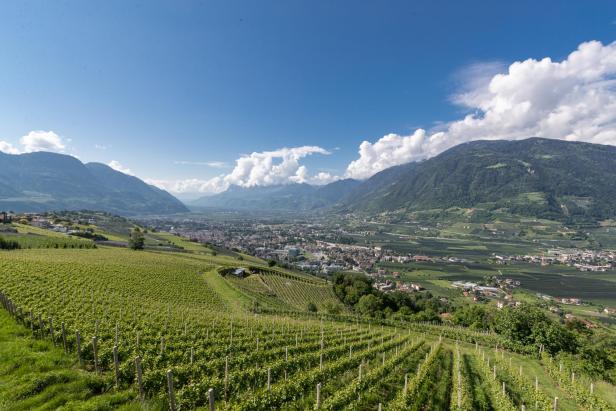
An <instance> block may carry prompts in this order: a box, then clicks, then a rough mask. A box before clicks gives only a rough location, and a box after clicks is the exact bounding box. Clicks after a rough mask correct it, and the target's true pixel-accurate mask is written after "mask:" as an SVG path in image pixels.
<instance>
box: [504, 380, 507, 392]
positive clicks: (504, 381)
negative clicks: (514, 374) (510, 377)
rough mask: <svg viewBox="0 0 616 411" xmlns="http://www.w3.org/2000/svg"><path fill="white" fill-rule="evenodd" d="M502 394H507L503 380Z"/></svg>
mask: <svg viewBox="0 0 616 411" xmlns="http://www.w3.org/2000/svg"><path fill="white" fill-rule="evenodd" d="M503 395H507V391H505V381H503Z"/></svg>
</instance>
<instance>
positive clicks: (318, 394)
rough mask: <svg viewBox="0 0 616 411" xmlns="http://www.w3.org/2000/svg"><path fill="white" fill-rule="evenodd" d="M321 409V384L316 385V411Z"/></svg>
mask: <svg viewBox="0 0 616 411" xmlns="http://www.w3.org/2000/svg"><path fill="white" fill-rule="evenodd" d="M319 409H321V383H318V384H317V410H319Z"/></svg>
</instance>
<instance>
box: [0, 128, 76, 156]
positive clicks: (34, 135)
mask: <svg viewBox="0 0 616 411" xmlns="http://www.w3.org/2000/svg"><path fill="white" fill-rule="evenodd" d="M67 142H70V140H67ZM19 143H20V145H21V147H22V148H18V147H15V146H14V145H13V144H11V143H9V142H7V141H0V151H2V152H4V153H8V154H22V153H32V152H34V151H51V152H54V153H64V152H65V150H66V142H65V141H64V139H63V138H62V137H60V136H59V135H58V134H56V133H54V132H53V131H44V130H33V131H30V132H29V133H28V134H26V135H25V136H23V137H21V138H20V139H19Z"/></svg>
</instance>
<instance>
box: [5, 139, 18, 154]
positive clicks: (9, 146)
mask: <svg viewBox="0 0 616 411" xmlns="http://www.w3.org/2000/svg"><path fill="white" fill-rule="evenodd" d="M0 151H1V152H3V153H6V154H19V153H20V151H19V149H18V148H17V147H14V146H13V145H12V144H11V143H8V142H6V141H0Z"/></svg>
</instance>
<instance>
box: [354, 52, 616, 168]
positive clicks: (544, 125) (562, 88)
mask: <svg viewBox="0 0 616 411" xmlns="http://www.w3.org/2000/svg"><path fill="white" fill-rule="evenodd" d="M492 68H493V67H489V69H492ZM480 74H481V75H482V76H484V74H485V70H480ZM484 77H485V76H484ZM452 100H453V101H454V102H456V103H457V104H459V105H460V106H461V107H463V108H465V109H466V110H467V111H468V112H469V114H467V115H466V116H464V117H463V118H462V119H460V120H457V121H452V122H449V123H446V124H444V125H443V126H441V127H439V128H438V129H437V130H434V131H432V132H427V131H425V130H423V129H418V130H416V131H414V132H413V133H412V134H410V135H407V136H401V135H397V134H389V135H386V136H384V137H382V138H380V139H379V140H377V141H376V142H374V143H371V142H369V141H364V142H362V143H361V145H360V147H359V158H358V159H356V160H355V161H353V162H351V163H350V164H349V165H348V167H347V171H346V175H347V176H348V177H353V178H360V179H361V178H367V177H370V176H371V175H373V174H374V173H376V172H378V171H381V170H383V169H385V168H387V167H391V166H394V165H398V164H403V163H407V162H410V161H416V160H421V159H425V158H429V157H432V156H435V155H437V154H439V153H441V152H442V151H444V150H446V149H448V148H451V147H453V146H455V145H457V144H460V143H464V142H467V141H472V140H495V139H523V138H527V137H545V138H558V139H565V140H569V141H586V142H591V143H599V144H611V145H616V42H614V43H611V44H609V45H603V44H602V43H600V42H598V41H590V42H586V43H582V44H580V45H579V47H578V48H577V50H575V51H574V52H572V53H571V54H570V55H569V56H568V57H567V58H566V59H564V60H563V61H552V60H551V59H550V58H548V57H546V58H544V59H541V60H535V59H528V60H525V61H518V62H515V63H513V64H511V65H510V66H509V67H508V69H507V70H506V72H503V73H498V74H495V75H492V76H491V77H489V78H487V79H483V80H482V79H481V78H479V79H477V78H474V79H473V86H472V87H470V88H466V89H463V90H461V92H459V93H457V94H455V95H454V97H453V98H452Z"/></svg>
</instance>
